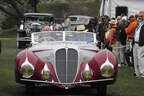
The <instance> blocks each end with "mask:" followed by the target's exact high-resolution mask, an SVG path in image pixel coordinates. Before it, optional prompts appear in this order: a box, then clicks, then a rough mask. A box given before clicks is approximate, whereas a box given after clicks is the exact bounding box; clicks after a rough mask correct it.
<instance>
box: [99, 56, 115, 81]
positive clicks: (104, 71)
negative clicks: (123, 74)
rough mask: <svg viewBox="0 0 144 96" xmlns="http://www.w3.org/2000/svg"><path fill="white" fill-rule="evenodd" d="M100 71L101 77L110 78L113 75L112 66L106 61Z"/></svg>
mask: <svg viewBox="0 0 144 96" xmlns="http://www.w3.org/2000/svg"><path fill="white" fill-rule="evenodd" d="M100 71H101V75H102V76H103V77H107V78H108V77H112V76H113V75H114V66H113V65H112V64H111V63H110V62H109V60H108V59H107V60H106V62H105V63H104V64H103V65H102V66H101V68H100Z"/></svg>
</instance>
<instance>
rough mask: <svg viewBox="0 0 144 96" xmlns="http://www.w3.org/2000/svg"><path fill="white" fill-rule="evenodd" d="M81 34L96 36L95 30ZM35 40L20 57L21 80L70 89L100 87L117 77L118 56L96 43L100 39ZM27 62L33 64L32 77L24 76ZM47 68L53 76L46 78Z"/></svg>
mask: <svg viewBox="0 0 144 96" xmlns="http://www.w3.org/2000/svg"><path fill="white" fill-rule="evenodd" d="M42 33H43V32H42ZM42 33H41V34H42ZM47 34H50V33H47ZM63 34H65V33H64V32H63V33H62V35H63ZM76 34H78V33H76ZM81 34H92V36H94V35H95V33H81ZM64 36H65V35H64ZM94 37H95V36H94ZM32 38H34V37H33V36H32ZM32 41H33V40H32ZM32 43H33V46H32V47H30V48H27V49H25V50H23V51H21V52H20V53H18V55H17V57H16V65H15V76H16V82H18V83H22V84H26V85H30V84H43V83H44V84H49V86H50V85H54V86H57V87H60V88H65V89H70V88H73V87H76V86H81V85H82V84H84V85H91V86H92V87H98V88H99V86H106V85H107V84H112V83H114V81H115V80H116V76H117V70H118V67H117V60H116V57H115V55H114V54H113V53H112V52H111V51H109V50H107V49H103V50H101V49H99V48H98V47H97V46H96V39H94V41H93V42H83V41H82V42H79V41H78V42H77V41H66V40H64V41H63V40H62V41H50V42H45V43H43V42H42V43H36V42H32ZM25 62H27V63H29V67H30V66H33V67H31V68H32V69H33V73H32V75H31V76H28V77H25V76H23V75H24V74H23V73H22V72H23V71H21V70H23V69H22V67H23V66H22V65H24V64H26V63H25ZM30 64H31V65H30ZM107 64H108V65H107ZM103 67H104V68H103ZM44 69H47V70H48V71H49V72H50V75H49V77H50V78H49V79H44V78H43V76H42V74H43V73H44V71H43V70H44ZM26 70H27V69H26ZM24 71H25V69H24ZM30 72H31V71H30ZM46 76H47V75H46Z"/></svg>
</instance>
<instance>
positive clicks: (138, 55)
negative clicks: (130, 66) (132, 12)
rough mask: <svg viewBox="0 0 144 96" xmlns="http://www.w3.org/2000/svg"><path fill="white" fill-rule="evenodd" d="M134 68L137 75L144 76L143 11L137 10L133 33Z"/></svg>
mask: <svg viewBox="0 0 144 96" xmlns="http://www.w3.org/2000/svg"><path fill="white" fill-rule="evenodd" d="M133 55H134V69H135V73H136V76H137V77H143V78H144V12H139V15H138V26H137V28H136V30H135V35H134V47H133Z"/></svg>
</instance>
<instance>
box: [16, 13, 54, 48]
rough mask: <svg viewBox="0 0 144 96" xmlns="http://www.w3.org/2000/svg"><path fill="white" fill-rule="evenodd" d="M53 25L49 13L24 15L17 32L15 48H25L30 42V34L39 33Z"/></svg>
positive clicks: (52, 16) (51, 16)
mask: <svg viewBox="0 0 144 96" xmlns="http://www.w3.org/2000/svg"><path fill="white" fill-rule="evenodd" d="M53 23H54V15H53V14H50V13H25V14H24V18H23V20H22V22H21V24H20V27H19V29H18V32H17V47H18V48H25V47H27V46H29V44H30V42H31V33H33V32H40V31H41V30H42V29H43V28H44V27H45V26H51V25H52V24H53Z"/></svg>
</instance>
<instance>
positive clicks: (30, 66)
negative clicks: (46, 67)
mask: <svg viewBox="0 0 144 96" xmlns="http://www.w3.org/2000/svg"><path fill="white" fill-rule="evenodd" d="M25 66H27V67H29V68H31V71H32V73H31V75H29V76H24V74H23V73H22V68H24V67H25ZM34 70H35V69H34V66H33V65H32V64H29V63H24V64H22V65H21V68H20V73H21V75H22V77H23V78H27V79H28V78H31V77H32V76H33V75H34Z"/></svg>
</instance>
